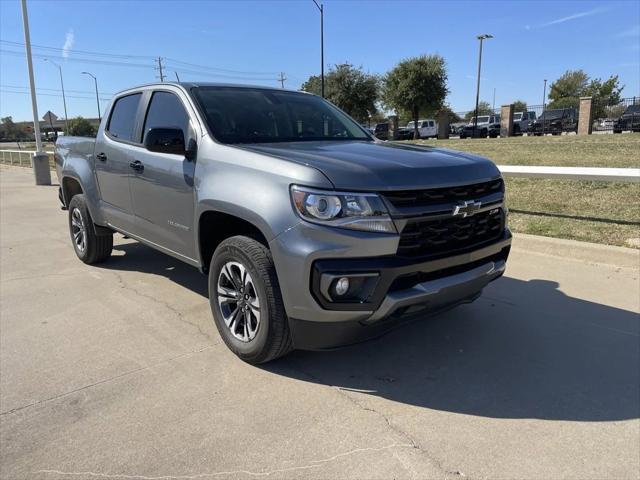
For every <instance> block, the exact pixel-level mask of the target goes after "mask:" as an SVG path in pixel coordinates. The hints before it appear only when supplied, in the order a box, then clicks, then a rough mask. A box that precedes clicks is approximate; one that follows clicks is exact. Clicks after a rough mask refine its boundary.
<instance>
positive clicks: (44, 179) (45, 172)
mask: <svg viewBox="0 0 640 480" xmlns="http://www.w3.org/2000/svg"><path fill="white" fill-rule="evenodd" d="M21 4H22V24H23V27H24V45H25V47H26V48H25V50H26V53H27V68H28V70H29V88H30V90H31V109H32V110H33V133H34V134H35V137H36V153H35V155H34V156H33V157H32V164H33V176H34V177H35V181H36V185H51V170H50V168H49V155H47V154H46V153H45V152H44V151H43V150H42V138H41V137H40V119H39V118H38V101H37V99H36V81H35V79H34V77H33V59H32V58H31V35H30V34H29V14H28V12H27V0H22V2H21Z"/></svg>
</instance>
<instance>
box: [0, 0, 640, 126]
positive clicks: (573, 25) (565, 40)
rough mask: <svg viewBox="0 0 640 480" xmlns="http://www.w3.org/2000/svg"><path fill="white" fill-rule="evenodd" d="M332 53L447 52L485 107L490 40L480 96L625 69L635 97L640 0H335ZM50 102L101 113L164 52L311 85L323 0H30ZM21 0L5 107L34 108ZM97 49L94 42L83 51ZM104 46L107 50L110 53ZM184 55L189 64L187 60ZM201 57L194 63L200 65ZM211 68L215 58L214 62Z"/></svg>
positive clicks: (328, 9)
mask: <svg viewBox="0 0 640 480" xmlns="http://www.w3.org/2000/svg"><path fill="white" fill-rule="evenodd" d="M324 3H325V64H326V65H327V66H329V65H333V64H336V63H342V62H350V63H353V64H355V65H358V66H362V67H363V68H364V69H365V70H367V71H369V72H371V73H377V74H383V73H384V72H386V71H388V70H389V69H390V68H392V67H393V66H394V65H395V64H396V63H397V62H398V61H399V60H401V59H402V58H406V57H410V56H415V55H420V54H429V53H438V54H440V55H442V56H443V57H444V58H445V59H446V61H447V66H448V74H449V84H448V86H449V90H450V91H451V93H450V94H449V96H448V99H447V100H448V102H449V104H450V105H451V106H452V108H453V109H454V110H455V111H464V110H469V109H471V108H473V103H474V98H475V80H476V68H477V53H478V52H477V49H478V41H477V40H476V39H475V36H476V35H477V34H480V33H490V34H492V35H494V37H495V38H493V39H491V40H488V41H487V42H486V44H485V50H484V57H483V72H482V76H481V81H482V85H481V99H484V100H487V101H489V102H490V103H491V102H492V100H493V98H492V97H493V90H494V88H495V89H496V99H495V104H496V106H499V105H500V104H502V103H508V102H511V101H513V100H515V99H523V100H525V101H527V102H529V103H530V104H540V103H542V87H543V79H544V78H547V79H549V81H552V80H553V79H555V78H557V77H558V76H559V75H561V74H562V73H563V72H564V71H566V70H567V69H577V68H581V69H584V70H585V71H586V72H587V73H588V74H589V75H591V76H592V77H603V78H606V77H608V76H609V75H611V74H618V75H620V78H621V81H622V83H623V84H625V85H626V87H625V89H624V92H623V95H624V96H634V95H635V96H638V95H640V64H639V59H640V1H638V0H635V1H621V2H614V1H610V2H602V1H600V2H586V1H532V2H527V1H512V2H509V1H498V2H490V1H448V2H436V1H400V0H397V1H390V0H385V1H375V0H368V1H367V0H361V1H355V0H352V1H349V0H325V2H324ZM29 16H30V25H31V41H32V43H33V44H34V45H37V46H38V47H34V54H36V55H37V56H36V57H34V67H35V77H36V85H37V88H38V109H39V112H40V115H41V116H42V115H43V114H44V113H45V112H46V111H47V110H51V111H53V112H54V113H56V114H58V115H59V116H62V113H63V108H62V97H61V96H60V79H59V75H58V70H57V69H56V68H55V67H54V66H53V65H51V64H49V63H47V62H45V61H44V60H43V58H42V57H43V56H49V57H50V59H52V60H54V61H55V62H57V63H58V64H59V65H61V66H62V68H63V74H64V82H65V90H66V92H67V96H68V98H67V106H68V110H69V116H70V117H71V116H77V115H82V116H85V117H87V116H96V106H95V99H94V97H92V92H93V81H92V80H91V78H90V77H88V76H86V75H82V74H81V72H83V71H89V72H91V73H93V74H94V75H96V76H97V77H98V81H99V88H100V91H101V95H100V96H101V97H102V98H105V100H103V101H101V102H102V106H103V108H104V105H105V104H106V99H107V98H108V97H109V95H110V94H111V93H113V92H116V91H118V90H121V89H124V88H126V87H129V86H132V85H135V84H139V83H145V82H150V81H154V80H155V78H156V75H157V71H155V70H154V61H153V57H157V56H161V57H163V58H165V59H167V60H166V61H165V63H166V65H167V67H168V68H167V72H166V73H167V76H168V78H170V79H174V78H175V74H174V71H177V72H178V75H179V76H180V79H181V80H183V81H184V80H208V81H226V82H233V83H251V84H259V85H274V86H275V85H279V83H278V81H277V76H278V74H279V72H284V73H285V75H286V77H287V81H286V82H285V86H286V87H288V88H295V89H297V88H299V87H300V85H301V83H302V82H303V81H304V80H305V79H306V78H307V77H308V76H309V75H311V74H317V73H318V72H319V63H320V62H319V56H320V51H319V12H318V11H317V9H316V7H315V6H314V4H313V2H312V0H289V1H270V0H260V1H239V0H236V1H202V2H198V1H180V2H178V1H151V0H149V1H138V2H136V1H126V2H125V1H122V2H118V1H111V2H98V1H82V2H77V1H64V0H58V1H55V2H54V1H35V0H30V1H29ZM23 42H24V36H23V31H22V18H21V10H20V2H19V0H0V115H1V116H6V115H11V116H13V118H14V119H15V120H26V119H29V118H30V115H31V107H30V102H29V96H28V95H27V94H26V93H27V92H28V90H27V89H26V87H27V86H28V76H27V67H26V61H25V58H24V46H23V45H22V43H23ZM43 47H46V48H43ZM84 52H91V53H84ZM97 54H102V55H97ZM179 62H180V63H179ZM187 64H192V65H187ZM204 67H206V69H205V68H204Z"/></svg>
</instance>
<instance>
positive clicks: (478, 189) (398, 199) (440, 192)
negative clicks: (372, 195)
mask: <svg viewBox="0 0 640 480" xmlns="http://www.w3.org/2000/svg"><path fill="white" fill-rule="evenodd" d="M503 191H504V183H503V181H502V179H501V178H498V179H496V180H492V181H490V182H483V183H475V184H473V185H463V186H459V187H445V188H431V189H427V190H401V191H396V192H385V193H384V197H385V198H386V199H387V200H388V201H389V202H391V204H392V205H393V206H394V207H396V208H402V207H423V206H430V205H439V204H443V203H448V202H452V203H454V204H455V203H457V202H458V201H459V200H472V199H475V200H477V199H478V198H479V197H483V196H485V195H490V194H492V193H497V192H503Z"/></svg>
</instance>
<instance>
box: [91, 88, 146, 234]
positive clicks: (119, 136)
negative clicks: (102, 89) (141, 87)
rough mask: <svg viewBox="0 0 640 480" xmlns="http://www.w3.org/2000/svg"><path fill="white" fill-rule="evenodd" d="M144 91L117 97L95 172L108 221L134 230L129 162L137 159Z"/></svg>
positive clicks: (98, 148) (102, 134)
mask: <svg viewBox="0 0 640 480" xmlns="http://www.w3.org/2000/svg"><path fill="white" fill-rule="evenodd" d="M141 99H142V93H140V92H137V93H131V94H127V95H123V96H120V97H118V98H116V99H115V100H114V103H113V107H112V108H111V111H110V113H109V120H108V121H107V123H106V127H105V129H104V131H102V132H100V133H99V135H98V137H97V138H96V147H95V158H94V162H95V163H94V165H95V172H96V177H97V181H98V186H99V188H100V197H101V199H102V201H103V204H102V206H103V210H104V214H105V218H106V220H107V221H108V222H109V223H110V224H111V225H112V226H114V227H116V228H119V229H121V230H125V231H127V232H128V231H130V230H131V228H132V227H133V224H134V215H133V207H132V202H131V194H130V191H129V173H130V167H129V163H130V162H132V161H133V160H135V155H136V150H137V148H138V147H136V141H135V138H136V136H138V135H139V133H138V132H139V125H138V123H139V122H138V115H139V110H140V106H141Z"/></svg>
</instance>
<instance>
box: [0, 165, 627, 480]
mask: <svg viewBox="0 0 640 480" xmlns="http://www.w3.org/2000/svg"><path fill="white" fill-rule="evenodd" d="M32 183H33V176H32V172H31V171H30V170H28V169H19V168H16V167H13V168H12V167H4V166H3V167H0V208H1V210H0V248H1V255H0V298H1V300H0V302H1V303H0V477H1V478H2V479H11V480H13V479H20V480H21V479H43V480H52V479H71V478H75V479H83V478H87V479H90V478H103V479H104V478H109V479H111V478H112V479H129V480H132V479H140V480H149V479H209V478H254V477H270V478H305V479H306V478H310V479H313V478H381V479H388V478H433V479H445V478H450V479H462V478H472V479H481V478H501V479H524V478H527V479H529V478H548V479H558V478H571V479H602V478H620V479H622V478H624V479H635V478H639V477H640V453H639V452H640V420H639V419H640V398H639V397H640V393H639V385H640V374H639V365H640V352H639V350H640V328H639V320H638V319H639V316H638V312H639V311H640V299H639V277H638V275H639V272H638V255H637V252H633V251H631V250H628V249H617V250H616V252H615V255H614V254H611V255H607V250H606V249H605V250H604V251H602V247H598V248H599V249H596V250H594V252H596V253H594V254H593V256H589V255H586V256H585V255H584V254H580V255H578V254H576V255H575V258H574V257H573V256H572V255H571V252H572V249H579V250H580V251H581V252H584V251H585V250H584V249H585V248H587V249H588V247H589V246H588V245H587V246H582V245H580V244H578V243H577V242H570V243H568V244H567V243H566V242H565V243H563V244H562V245H561V246H558V247H554V244H553V240H550V241H546V240H539V239H537V238H534V239H528V238H527V237H518V238H516V241H515V244H514V249H513V251H512V257H511V259H510V263H509V266H508V270H507V274H506V276H505V277H504V278H502V279H500V280H498V281H497V282H495V283H493V284H492V285H491V286H490V287H489V288H488V289H487V290H486V291H485V294H484V295H483V296H482V297H481V298H480V299H479V300H478V301H476V302H475V303H473V304H471V305H466V306H462V307H459V308H457V309H455V310H453V311H450V312H448V313H445V314H442V315H439V316H437V317H434V318H430V319H425V320H423V321H420V322H417V323H414V324H411V325H409V326H406V327H404V328H402V329H398V330H396V331H394V332H392V333H390V334H389V335H387V336H385V337H383V338H381V339H378V340H376V341H372V342H368V343H365V344H361V345H358V346H355V347H350V348H346V349H342V350H338V351H333V352H294V353H293V354H291V355H289V356H288V357H286V358H284V359H282V360H280V361H277V362H274V363H272V364H269V365H266V366H263V367H261V368H257V367H252V366H249V365H246V364H244V363H242V362H241V361H239V360H237V359H236V358H235V357H234V356H233V355H232V354H231V353H230V352H229V351H228V350H227V349H226V347H225V346H224V344H223V343H222V342H221V340H220V338H219V336H218V333H217V331H216V329H215V327H214V325H213V323H212V320H211V314H210V311H209V305H208V301H207V295H206V289H207V286H206V284H207V282H206V278H205V277H204V276H202V275H200V274H199V273H198V272H197V271H196V270H195V269H193V268H191V267H189V266H186V265H183V264H181V263H180V262H178V261H176V260H174V259H172V258H170V257H167V256H164V255H162V254H160V253H156V252H155V251H153V250H151V249H149V248H147V247H144V246H141V245H139V244H137V243H135V242H132V241H130V240H124V239H122V237H121V236H117V241H116V246H115V249H114V257H113V258H112V259H111V260H110V261H108V262H106V263H104V264H102V265H100V266H97V267H95V266H94V267H89V266H86V265H84V264H82V263H81V262H80V261H78V260H77V259H76V258H75V255H74V252H73V249H72V247H71V244H70V240H69V235H68V232H67V227H66V212H63V211H61V210H60V209H59V205H58V200H57V198H56V197H57V187H35V186H32ZM540 242H542V243H540ZM541 245H542V246H541ZM558 245H559V244H558ZM609 259H611V260H610V261H609Z"/></svg>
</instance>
